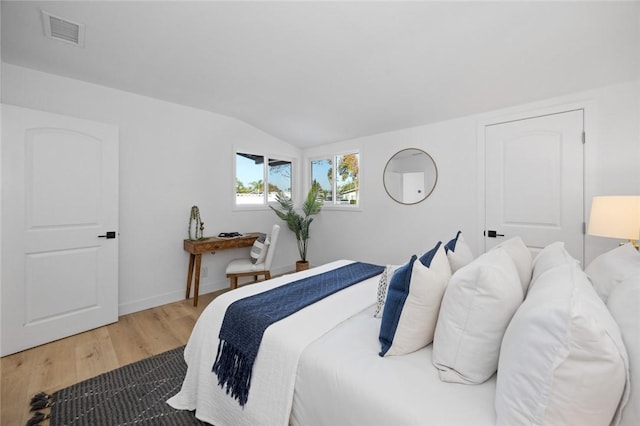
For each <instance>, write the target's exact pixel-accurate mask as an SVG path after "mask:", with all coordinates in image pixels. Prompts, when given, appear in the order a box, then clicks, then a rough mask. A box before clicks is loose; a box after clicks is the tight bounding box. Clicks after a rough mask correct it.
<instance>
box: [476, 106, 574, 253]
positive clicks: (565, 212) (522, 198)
mask: <svg viewBox="0 0 640 426" xmlns="http://www.w3.org/2000/svg"><path fill="white" fill-rule="evenodd" d="M583 131H584V118H583V110H575V111H569V112H563V113H558V114H551V115H545V116H540V117H533V118H529V119H524V120H517V121H511V122H506V123H500V124H494V125H489V126H486V127H485V209H486V210H485V250H488V249H490V248H491V247H493V246H495V245H497V244H499V243H500V242H501V241H504V240H505V239H507V238H510V237H513V236H516V235H519V236H521V237H522V239H523V240H524V242H525V244H527V246H528V247H530V248H531V249H532V251H533V252H534V253H535V252H536V251H538V250H540V249H542V248H543V247H545V246H546V245H548V244H550V243H552V242H554V241H564V242H565V247H566V248H567V250H568V251H569V253H571V255H572V256H574V257H575V258H576V259H578V260H580V261H582V260H583V256H584V254H583V253H584V230H583V227H584V207H583V206H584V200H583V198H584V191H583V188H584V172H583V167H584V166H583V165H584V161H583V158H584V144H583Z"/></svg>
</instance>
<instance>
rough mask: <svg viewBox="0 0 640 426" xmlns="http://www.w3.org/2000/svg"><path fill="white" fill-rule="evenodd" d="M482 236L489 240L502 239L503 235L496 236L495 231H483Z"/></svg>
mask: <svg viewBox="0 0 640 426" xmlns="http://www.w3.org/2000/svg"><path fill="white" fill-rule="evenodd" d="M484 235H485V236H486V237H489V238H496V237H504V234H498V232H497V231H485V232H484Z"/></svg>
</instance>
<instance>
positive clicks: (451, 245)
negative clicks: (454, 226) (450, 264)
mask: <svg viewBox="0 0 640 426" xmlns="http://www.w3.org/2000/svg"><path fill="white" fill-rule="evenodd" d="M460 234H462V231H458V233H457V234H456V237H455V238H454V239H453V240H451V241H449V242H448V243H447V244H446V245H445V246H444V251H445V252H446V253H449V252H450V251H452V252H454V253H455V251H456V243H457V242H458V237H459V236H460Z"/></svg>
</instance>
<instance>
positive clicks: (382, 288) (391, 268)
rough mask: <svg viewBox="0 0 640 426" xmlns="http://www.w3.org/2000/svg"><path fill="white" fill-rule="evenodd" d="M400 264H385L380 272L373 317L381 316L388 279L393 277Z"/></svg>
mask: <svg viewBox="0 0 640 426" xmlns="http://www.w3.org/2000/svg"><path fill="white" fill-rule="evenodd" d="M399 267H400V265H387V266H386V267H385V268H384V271H382V274H380V281H378V301H377V303H376V311H375V312H374V313H373V316H374V317H375V318H382V312H383V308H384V302H385V300H386V299H387V287H389V281H391V277H393V273H394V272H395V271H396V269H398V268H399Z"/></svg>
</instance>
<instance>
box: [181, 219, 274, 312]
mask: <svg viewBox="0 0 640 426" xmlns="http://www.w3.org/2000/svg"><path fill="white" fill-rule="evenodd" d="M261 235H263V234H261V233H260V232H251V233H248V234H244V235H243V236H242V237H235V238H218V237H207V238H203V239H201V240H184V245H183V246H184V249H185V251H188V252H189V254H190V255H189V271H188V273H187V295H186V296H185V299H188V298H189V297H190V296H191V279H192V278H194V281H195V285H194V288H193V306H198V290H199V286H200V263H201V262H202V254H203V253H212V254H214V253H215V252H216V251H217V250H229V249H234V248H242V247H251V246H252V245H253V242H254V241H255V240H257V239H258V237H260V236H261ZM194 269H195V271H194Z"/></svg>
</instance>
